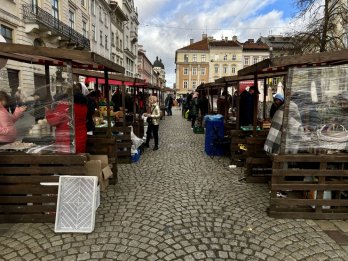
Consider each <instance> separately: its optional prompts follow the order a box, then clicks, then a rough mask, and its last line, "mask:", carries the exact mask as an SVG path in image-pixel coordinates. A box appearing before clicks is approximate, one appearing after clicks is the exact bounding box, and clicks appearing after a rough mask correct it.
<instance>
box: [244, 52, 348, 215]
mask: <svg viewBox="0 0 348 261" xmlns="http://www.w3.org/2000/svg"><path fill="white" fill-rule="evenodd" d="M347 64H348V50H342V51H337V52H326V53H316V54H310V55H302V56H285V57H279V58H274V59H267V60H265V61H262V62H260V63H258V64H255V65H253V66H250V67H247V68H245V69H243V70H241V71H240V72H239V76H245V75H252V74H254V75H262V74H265V73H274V74H275V73H279V72H285V73H286V76H285V79H286V87H285V104H284V110H283V117H282V119H283V120H282V126H281V128H280V133H279V134H278V135H280V136H278V137H280V141H281V142H280V148H279V151H276V152H275V153H274V155H273V156H272V163H273V166H272V169H273V170H272V180H271V197H270V208H269V215H270V216H272V217H278V218H310V219H345V218H346V217H347V215H348V196H347V195H348V178H347V177H348V169H347V168H348V156H347V144H348V143H347V141H348V139H347V133H346V131H345V129H346V128H347V127H348V126H347V124H346V118H347V116H348V113H347V110H346V108H347V106H346V104H347V98H348V96H347V91H348V66H347Z"/></svg>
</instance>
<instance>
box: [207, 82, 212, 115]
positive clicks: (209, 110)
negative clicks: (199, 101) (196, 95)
mask: <svg viewBox="0 0 348 261" xmlns="http://www.w3.org/2000/svg"><path fill="white" fill-rule="evenodd" d="M207 95H208V114H211V108H210V104H209V97H210V92H209V88H207Z"/></svg>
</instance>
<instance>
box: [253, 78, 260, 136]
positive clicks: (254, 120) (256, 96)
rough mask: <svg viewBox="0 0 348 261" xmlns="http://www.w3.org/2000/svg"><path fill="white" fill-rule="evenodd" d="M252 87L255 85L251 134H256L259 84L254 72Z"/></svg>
mask: <svg viewBox="0 0 348 261" xmlns="http://www.w3.org/2000/svg"><path fill="white" fill-rule="evenodd" d="M254 87H255V93H254V106H253V109H254V112H253V135H254V137H255V136H256V129H257V114H258V106H259V94H258V91H259V86H258V81H257V74H256V73H255V74H254Z"/></svg>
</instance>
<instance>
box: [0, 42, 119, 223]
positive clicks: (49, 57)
mask: <svg viewBox="0 0 348 261" xmlns="http://www.w3.org/2000/svg"><path fill="white" fill-rule="evenodd" d="M0 58H4V59H8V60H13V61H17V62H23V63H28V64H37V65H43V66H45V75H46V86H47V87H46V88H47V93H48V94H50V93H51V91H50V69H49V67H50V66H65V67H66V70H67V75H68V83H69V84H70V85H71V86H72V84H73V68H80V69H88V70H98V71H100V70H103V71H104V74H105V76H106V77H108V74H109V72H117V73H124V68H123V67H121V66H119V65H117V64H115V63H113V62H111V61H109V60H107V59H105V58H103V57H102V56H100V55H98V54H95V53H93V52H87V51H78V50H68V49H59V51H58V49H57V48H48V47H37V46H29V45H21V44H10V43H0ZM50 98H51V95H49V96H48V99H50ZM108 134H111V130H109V131H108ZM87 160H88V157H87V155H86V154H62V155H60V154H48V155H45V154H40V155H30V154H25V153H13V152H8V153H4V154H3V155H1V157H0V175H1V181H0V190H1V194H0V223H3V222H5V223H8V222H10V223H14V222H31V223H33V222H54V220H55V211H56V201H57V194H58V187H57V186H42V185H41V183H42V182H58V180H59V176H58V175H54V174H59V175H85V174H86V170H85V166H84V164H85V162H86V161H87ZM114 175H115V174H114Z"/></svg>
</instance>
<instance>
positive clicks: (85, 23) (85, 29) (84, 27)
mask: <svg viewBox="0 0 348 261" xmlns="http://www.w3.org/2000/svg"><path fill="white" fill-rule="evenodd" d="M82 34H83V36H84V37H86V38H87V21H86V20H82Z"/></svg>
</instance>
